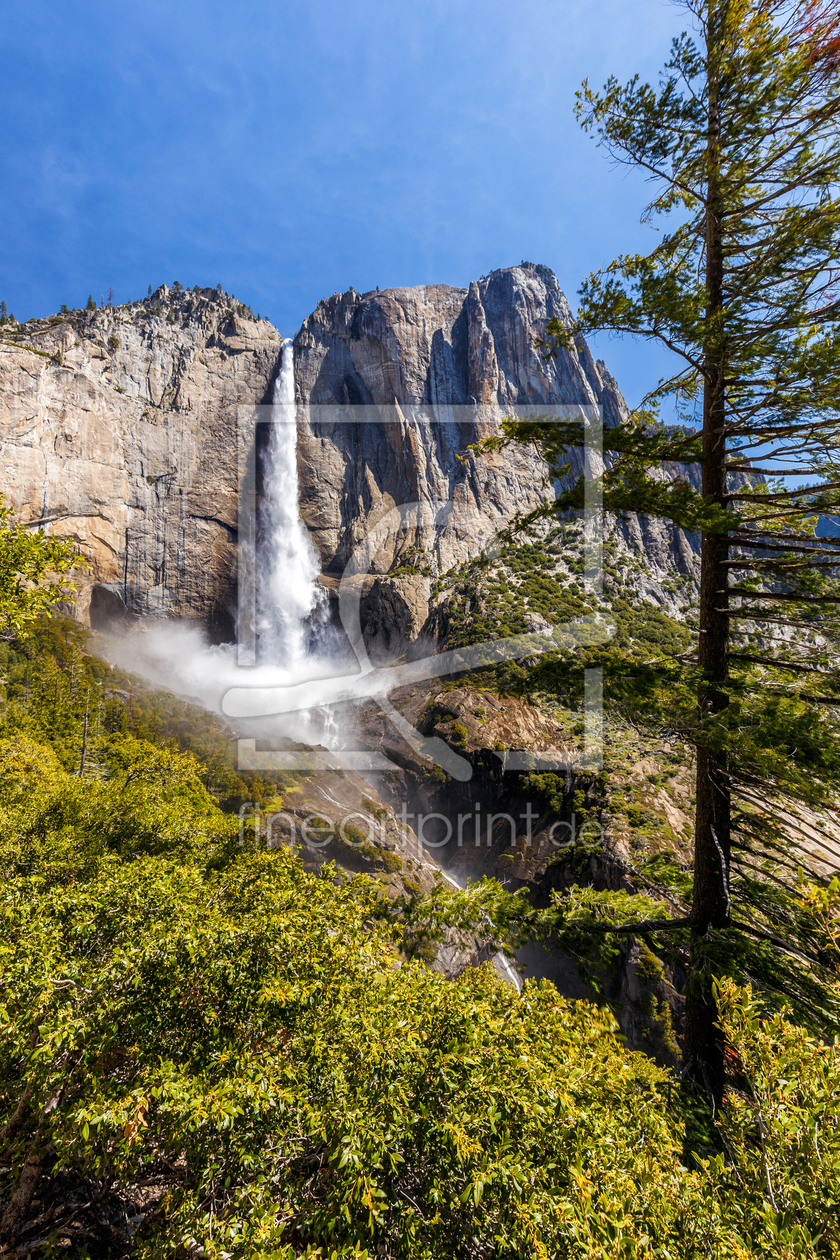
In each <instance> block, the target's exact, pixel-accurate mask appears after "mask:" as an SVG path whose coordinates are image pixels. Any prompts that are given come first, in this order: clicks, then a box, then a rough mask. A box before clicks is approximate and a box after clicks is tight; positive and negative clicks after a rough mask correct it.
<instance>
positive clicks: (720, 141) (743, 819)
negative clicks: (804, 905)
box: [506, 0, 840, 1107]
mask: <svg viewBox="0 0 840 1260" xmlns="http://www.w3.org/2000/svg"><path fill="white" fill-rule="evenodd" d="M685 7H686V9H687V10H688V12H689V13H690V14H691V15H692V18H693V23H694V28H695V36H696V38H695V37H693V36H691V35H689V34H683V35H681V36H680V38H679V39H677V40H675V41H674V43H673V46H672V52H671V56H670V59H669V61H668V62H667V64H666V67H665V70H664V72H663V74H662V76H661V79H660V83H659V85H658V87H656V88H655V87H651V86H650V85H648V84H643V83H641V82H640V81H639V79H638V77H635V78H633V79H632V80H631V81H630V82H629V83H628V84H626V85H624V86H621V85H619V83H618V82H617V81H616V80H615V79H610V80H609V82H608V83H607V84H606V86H605V88H604V90H603V91H602V92H601V93H598V92H595V91H593V90H592V89H591V88H590V87H589V85H588V82H587V83H584V85H583V90H582V91H581V92H580V93H579V94H578V106H577V112H578V117H579V120H580V121H581V123H582V125H583V127H584V128H585V129H586V130H587V131H589V132H590V133H594V134H595V135H596V136H597V137H598V139H599V140H600V143H601V145H602V146H604V147H605V148H606V149H607V150H608V152H609V153H610V154H611V155H612V156H613V157H614V158H616V159H617V160H618V161H620V162H625V163H628V164H630V165H633V166H636V167H638V168H640V169H642V170H644V171H646V172H647V173H648V175H649V177H650V179H651V180H652V181H653V183H654V184H655V185H657V195H656V196H655V198H654V200H653V201H652V203H651V205H650V206H648V207H647V210H646V212H645V217H646V218H650V217H653V216H656V215H662V216H663V217H664V223H665V226H664V230H663V232H662V235H661V237H660V240H659V243H658V245H657V246H656V248H655V249H654V250H652V252H651V253H649V254H647V255H641V254H638V255H629V256H622V257H620V258H618V259H617V260H616V261H615V262H613V263H612V264H610V266H609V267H607V268H606V269H605V270H603V271H601V272H598V273H595V274H593V275H591V276H590V277H589V278H588V279H587V280H586V282H585V283H584V285H583V287H582V289H581V303H580V307H579V311H578V315H577V319H576V322H575V324H574V327H573V328H572V329H568V328H564V327H562V326H561V325H560V324H559V323H558V322H556V321H555V322H554V323H553V324H550V325H549V329H548V333H549V336H550V337H551V338H552V341H551V342H550V343H548V346H549V347H550V349H551V350H552V351H556V350H558V349H559V348H561V347H570V346H573V345H574V344H575V339H576V338H579V337H581V336H582V335H583V334H585V333H587V332H591V331H594V330H609V331H612V332H616V333H620V334H625V333H629V334H632V335H635V336H640V337H643V338H645V339H647V340H654V341H659V342H661V343H663V344H664V345H666V346H667V347H668V348H669V349H670V350H671V351H673V352H674V354H675V355H677V356H679V358H680V359H681V360H682V365H681V367H680V369H679V370H678V371H677V372H676V373H675V375H674V376H673V377H672V378H670V379H669V380H667V381H663V382H660V384H659V386H658V387H657V389H656V390H654V391H652V393H651V394H650V395H649V396H648V398H647V399H646V400H645V401H644V403H643V405H642V408H640V409H639V411H638V412H636V413H635V414H633V415H632V416H631V417H630V419H629V420H628V421H627V423H626V424H622V425H620V426H619V427H617V428H615V429H608V430H606V431H605V435H604V436H605V442H604V445H605V452H606V463H607V468H606V471H605V472H604V475H603V489H604V506H605V508H606V510H607V511H612V512H615V513H616V514H619V515H620V514H622V513H626V512H628V511H637V512H640V513H642V514H648V515H652V516H660V517H665V518H667V519H670V520H671V521H673V522H675V523H676V524H677V525H680V526H683V527H685V528H689V529H696V530H699V531H700V534H701V555H700V596H699V624H698V627H697V628H698V631H699V633H698V635H697V650H696V655H695V657H694V660H693V662H683V663H682V664H681V665H680V666H679V672H678V673H677V672H675V668H674V667H673V665H672V666H671V667H669V670H670V672H669V670H668V669H665V667H664V666H663V672H662V673H661V675H660V680H659V689H658V691H657V693H656V695H657V701H656V702H657V704H661V703H662V702H663V696H664V695H665V694H666V693H667V695H668V697H669V699H668V704H669V705H670V706H671V710H672V714H673V715H676V716H672V718H671V722H672V729H674V730H676V731H678V732H679V733H680V734H682V735H683V736H684V737H685V738H687V739H689V740H690V741H691V742H692V743H693V744H694V746H695V748H696V754H697V782H696V818H695V835H694V891H693V903H692V906H691V911H690V915H689V916H688V917H687V920H686V924H685V926H686V930H687V931H688V932H689V933H690V959H691V964H690V976H689V983H688V987H687V992H686V1026H685V1041H684V1053H685V1073H686V1076H687V1078H689V1079H691V1080H693V1081H694V1082H695V1083H696V1085H697V1086H698V1088H699V1089H700V1090H701V1091H702V1092H703V1093H705V1094H706V1095H707V1096H708V1098H709V1099H710V1101H711V1103H712V1105H713V1107H714V1106H717V1105H719V1103H720V1100H721V1098H722V1095H723V1090H724V1082H725V1057H724V1055H725V1052H724V1047H723V1046H722V1044H721V1037H720V1033H719V1030H718V1026H717V1006H716V1001H715V988H714V978H715V976H716V975H719V974H720V973H721V972H722V971H725V970H726V969H727V967H728V966H729V965H730V964H731V962H732V959H733V958H734V957H735V956H736V955H738V954H739V951H740V957H741V960H742V966H743V973H744V974H746V975H748V976H753V977H755V976H756V975H758V976H759V978H760V980H761V982H762V983H766V984H767V985H768V986H769V987H770V988H773V987H775V988H776V989H777V991H780V992H782V993H783V994H786V995H787V996H788V997H792V998H793V999H794V1000H795V1001H798V1002H799V1003H800V1005H803V1004H804V1005H805V1006H807V1005H808V1004H809V1003H810V1005H811V1009H812V1012H813V1013H814V1016H815V1019H816V1021H817V1022H819V1018H820V1011H821V1009H822V1007H821V1003H822V1002H823V997H822V996H821V995H822V994H823V992H824V990H823V989H822V988H821V986H820V968H821V967H822V966H823V964H824V962H825V957H824V955H823V954H821V951H820V947H819V943H818V942H817V941H816V940H815V939H814V938H812V937H809V936H808V929H807V926H806V925H805V924H804V922H803V921H802V920H801V917H799V910H798V902H797V896H796V888H795V886H796V882H797V876H796V869H797V862H798V861H799V860H800V858H801V852H799V853H798V852H797V848H796V844H795V842H794V840H793V839H792V837H793V836H795V835H796V834H797V831H799V833H800V834H801V833H802V831H803V829H804V830H808V827H810V826H813V828H814V831H815V834H816V833H818V832H819V830H820V818H822V817H823V816H824V815H823V814H821V812H820V811H821V810H824V809H825V808H826V807H829V808H833V807H834V806H835V805H836V802H837V798H838V786H840V764H838V756H837V752H836V742H837V733H838V732H837V724H836V722H835V720H834V718H835V715H836V714H837V713H838V708H837V706H838V705H840V679H838V674H837V651H836V645H837V628H838V625H840V622H838V621H837V620H836V619H835V616H836V615H835V613H834V612H833V609H834V608H835V607H836V605H837V604H838V603H840V590H838V582H837V580H836V579H837V574H838V569H840V566H838V551H837V548H836V545H835V544H832V543H831V542H829V541H821V540H820V539H819V538H818V537H817V535H816V532H815V529H816V526H817V523H818V519H819V514H820V512H828V511H836V510H837V508H838V504H839V503H840V499H839V498H838V488H839V487H840V453H838V446H840V377H839V376H838V372H837V367H836V364H837V362H838V356H839V355H840V335H838V320H840V300H838V290H837V282H838V279H840V272H839V271H838V265H837V259H838V257H840V248H839V247H840V200H838V181H840V127H838V121H840V16H838V14H837V12H836V9H835V7H834V6H833V5H830V4H829V3H826V2H825V0H689V3H687V4H686V5H685ZM668 396H674V397H675V398H676V399H677V400H678V401H679V405H680V406H681V407H682V408H683V416H684V417H685V418H689V416H690V415H691V414H692V411H691V409H692V408H695V409H696V410H697V411H699V413H700V415H701V416H702V422H701V424H700V425H699V429H698V428H695V429H694V430H687V429H670V430H667V429H665V428H663V427H662V426H661V425H660V424H659V423H658V421H657V420H656V416H655V414H654V413H655V412H656V409H657V407H658V405H659V404H660V403H661V401H662V400H663V399H665V398H666V397H668ZM686 408H688V412H686ZM699 418H700V416H698V419H699ZM693 423H694V424H695V425H696V421H693ZM506 432H507V436H508V438H509V439H510V438H516V439H517V440H521V441H535V442H537V443H538V444H539V445H540V446H541V448H542V450H543V452H544V453H545V454H546V456H547V458H548V462H549V464H550V465H551V466H552V468H553V470H554V474H555V476H557V475H560V474H562V473H563V472H564V470H565V471H568V464H567V463H566V462H565V461H566V459H567V448H568V447H569V446H570V445H573V444H576V443H579V441H580V436H579V429H578V430H577V435H576V434H575V430H574V426H572V425H554V426H550V425H546V424H543V423H540V422H539V420H538V419H537V420H534V421H529V422H527V423H524V424H516V423H514V422H509V423H508V424H507V426H506ZM658 461H666V462H672V463H673V462H677V463H682V464H690V463H692V462H695V461H696V462H697V463H699V464H700V465H701V467H702V487H701V489H700V490H696V489H694V488H693V487H692V485H691V480H690V477H689V476H688V475H687V476H686V477H685V478H676V479H674V480H671V481H670V482H663V481H661V480H659V479H657V477H656V476H655V475H651V472H652V466H653V465H654V463H655V462H658ZM582 498H583V492H582V485H581V483H578V484H577V485H576V486H574V487H573V488H572V489H570V490H568V491H566V492H565V493H564V494H561V495H560V497H559V498H558V499H557V500H556V501H554V502H552V503H551V504H550V505H547V507H546V508H545V509H544V511H545V512H546V513H548V512H551V513H554V512H559V513H564V512H567V511H568V510H569V509H573V508H578V507H580V506H582ZM756 635H758V636H759V643H760V646H759V647H755V646H753V645H752V643H751V640H754V639H755V636H756ZM668 679H670V682H668ZM665 683H667V684H668V685H667V686H665V689H664V690H663V686H664V684H665ZM689 688H692V689H693V696H692V698H691V702H690V704H687V703H686V696H687V694H688V690H689ZM807 811H816V812H815V813H814V814H813V815H811V814H808V817H809V818H810V820H811V821H810V822H809V823H808V824H807V825H806V824H805V823H804V822H803V816H804V815H805V814H806V813H807ZM800 843H801V844H802V845H803V846H804V845H806V844H807V842H806V841H804V840H802V841H801V842H800ZM771 860H772V861H773V862H774V863H775V866H774V867H773V871H772V873H771V868H770V862H771ZM756 868H757V870H756ZM774 881H775V882H774ZM777 886H783V888H782V891H781V892H779V895H778V897H777V899H776V901H775V902H774V901H773V897H774V896H775V895H776V894H775V893H773V892H770V891H768V890H773V889H775V888H776V887H777ZM777 924H779V925H781V926H777ZM674 926H675V927H676V926H678V925H674ZM745 959H746V961H744V960H745ZM788 964H789V966H788ZM786 967H787V970H785V968H786ZM823 1013H824V1011H823Z"/></svg>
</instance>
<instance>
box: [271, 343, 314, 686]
mask: <svg viewBox="0 0 840 1260" xmlns="http://www.w3.org/2000/svg"><path fill="white" fill-rule="evenodd" d="M272 408H273V413H274V414H273V423H272V425H271V435H270V438H269V444H268V451H267V453H266V457H265V468H264V477H263V488H264V492H263V505H262V536H263V537H262V548H261V550H262V559H261V562H260V566H259V570H260V571H259V579H260V580H259V585H260V607H259V616H258V621H257V629H258V631H259V636H260V638H259V655H260V659H261V663H263V664H269V663H270V664H273V665H280V666H282V667H283V668H286V669H295V668H296V667H299V666H300V665H301V664H303V662H304V661H305V660H306V659H307V656H308V655H309V648H310V641H311V638H312V629H313V627H312V621H313V614H315V613H317V612H320V611H321V610H322V609H323V605H324V595H323V592H322V590H321V587H320V586H319V584H318V576H319V574H320V571H321V566H320V564H319V562H318V557H317V555H316V553H315V548H314V547H313V546H312V543H311V541H310V539H309V534H308V533H307V531H306V527H305V525H304V524H303V521H302V520H301V519H300V513H299V511H298V494H299V488H300V487H299V484H298V471H297V421H296V414H295V365H294V348H293V346H292V342H291V340H286V341H284V342H283V352H282V358H281V360H280V372H279V374H278V376H277V381H276V383H275V386H274V396H273V398H272ZM315 620H316V621H317V617H316V618H315Z"/></svg>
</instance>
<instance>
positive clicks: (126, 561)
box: [0, 285, 281, 638]
mask: <svg viewBox="0 0 840 1260" xmlns="http://www.w3.org/2000/svg"><path fill="white" fill-rule="evenodd" d="M280 348H281V338H280V336H279V334H278V332H277V330H276V329H275V328H273V327H272V326H271V324H269V323H267V322H265V321H258V320H256V319H254V318H252V317H251V315H250V312H245V311H243V310H242V308H241V307H240V306H239V304H238V303H236V302H235V301H234V300H233V299H230V298H228V296H227V295H226V294H223V293H221V291H218V290H213V289H204V290H202V291H200V292H197V293H196V292H186V291H184V290H175V291H173V290H171V289H169V288H168V287H167V286H166V285H164V286H162V287H161V288H160V289H158V290H157V291H156V292H155V293H154V294H152V295H151V296H150V297H149V298H148V299H147V300H146V302H144V303H142V304H141V303H134V304H132V305H127V306H121V307H114V308H110V307H106V308H104V309H100V310H96V311H76V312H73V313H71V314H69V315H65V316H63V317H54V318H53V319H52V320H41V321H30V323H29V324H28V325H26V326H24V327H22V328H21V327H16V326H14V325H11V326H9V325H4V326H3V328H0V468H2V482H0V485H2V489H3V491H4V493H5V494H6V495H7V496H8V497H9V498H10V499H11V501H12V502H13V504H14V506H15V507H16V508H17V509H18V511H19V513H20V515H21V518H22V519H23V520H24V521H27V522H38V523H40V524H42V525H43V526H44V527H45V528H47V529H49V530H50V531H51V532H53V533H55V534H61V535H67V536H71V537H74V538H76V539H77V540H78V542H79V545H80V549H81V551H82V553H83V554H84V556H85V557H86V558H87V559H88V560H89V562H90V569H89V570H88V571H87V572H85V573H83V574H82V577H81V581H82V589H81V592H80V595H79V598H78V600H77V606H76V612H77V615H78V616H79V617H81V618H82V619H83V620H87V619H88V615H89V609H90V606H91V594H92V592H93V591H94V590H95V588H97V587H101V588H102V589H101V590H100V591H98V592H97V593H96V596H95V598H94V599H93V620H94V622H96V621H97V619H105V620H107V619H108V618H109V617H113V616H115V615H117V613H119V612H121V611H122V610H121V605H125V607H126V608H127V609H128V611H129V612H130V613H135V614H157V615H170V616H178V617H188V618H193V619H195V620H198V621H200V622H202V623H204V624H205V625H206V626H207V627H208V628H209V629H210V630H211V632H212V633H213V634H214V636H215V637H220V638H222V637H230V635H231V633H232V628H233V621H232V611H233V608H234V602H235V575H236V543H237V507H238V478H239V468H238V463H239V461H238V451H237V437H236V435H237V423H236V408H237V405H238V404H239V403H242V402H250V403H259V402H262V401H264V400H265V399H266V398H267V397H270V390H271V384H272V381H273V378H274V376H275V375H276V372H277V366H278V362H279V357H280ZM36 351H38V353H35V352H36Z"/></svg>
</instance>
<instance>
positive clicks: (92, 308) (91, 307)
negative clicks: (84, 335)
mask: <svg viewBox="0 0 840 1260" xmlns="http://www.w3.org/2000/svg"><path fill="white" fill-rule="evenodd" d="M85 310H86V311H95V310H96V303H95V302H94V300H93V294H92V293H89V294H88V300H87V306H86V307H85Z"/></svg>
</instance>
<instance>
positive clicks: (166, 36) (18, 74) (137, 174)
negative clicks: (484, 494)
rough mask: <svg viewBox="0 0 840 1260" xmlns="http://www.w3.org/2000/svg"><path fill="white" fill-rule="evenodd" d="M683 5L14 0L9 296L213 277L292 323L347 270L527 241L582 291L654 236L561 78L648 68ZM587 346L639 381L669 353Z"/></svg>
mask: <svg viewBox="0 0 840 1260" xmlns="http://www.w3.org/2000/svg"><path fill="white" fill-rule="evenodd" d="M685 24H686V23H685V15H684V13H683V11H682V10H680V9H679V8H677V7H675V6H674V5H673V4H670V3H665V2H664V0H601V3H599V4H598V5H591V4H587V3H585V2H584V0H561V2H555V3H548V2H546V0H520V3H519V4H516V5H513V4H509V3H501V2H500V0H415V3H412V4H395V3H390V4H388V3H383V0H378V2H376V3H375V2H374V0H343V2H339V0H310V2H309V3H307V4H301V3H295V4H292V3H288V2H287V0H274V2H273V3H272V2H269V0H238V3H231V2H230V0H228V2H227V3H224V4H222V3H219V2H218V0H200V2H199V0H178V3H175V0H166V2H165V3H164V2H162V0H137V2H136V3H135V4H132V5H128V4H119V3H116V4H115V3H114V2H113V0H109V2H108V3H103V2H101V0H77V3H75V4H73V5H68V4H66V3H58V2H57V0H32V2H30V3H28V4H25V5H20V4H19V5H6V6H4V15H3V26H2V31H0V71H2V77H0V83H2V97H3V115H4V120H5V124H4V132H5V135H4V141H3V146H2V150H0V195H2V202H1V203H0V204H2V208H3V232H2V234H0V298H3V299H5V301H6V302H7V304H8V306H9V308H10V310H12V311H13V312H14V314H15V315H16V316H17V317H18V318H19V319H24V318H27V317H29V316H33V315H43V314H47V313H50V312H52V311H55V310H57V309H58V307H59V305H60V304H61V303H62V302H66V303H67V304H68V305H70V306H74V305H81V304H83V303H84V302H85V301H86V300H87V296H88V294H89V293H93V294H94V295H95V297H96V298H97V300H98V299H99V295H100V293H103V292H105V293H107V291H108V287H109V286H113V289H114V293H115V297H116V300H117V301H126V300H128V299H129V298H132V297H140V296H143V295H144V294H145V293H146V289H147V286H148V285H149V284H151V285H152V286H156V285H157V284H159V283H161V281H164V280H166V281H167V282H169V283H171V282H172V281H173V280H180V281H181V283H182V284H184V285H189V286H192V285H193V284H202V285H205V284H210V285H215V284H216V283H218V282H221V283H222V285H223V286H224V287H225V288H226V289H228V290H232V291H233V292H235V293H236V295H237V296H238V297H239V298H240V299H241V300H244V301H246V302H248V303H249V304H250V305H251V306H252V307H253V309H254V310H255V311H259V312H260V313H261V314H263V315H267V316H268V317H269V318H270V319H271V320H272V321H273V322H274V323H276V324H277V325H278V327H279V328H280V329H281V331H282V332H284V333H285V334H287V335H290V334H293V333H294V332H295V331H296V330H297V328H298V327H299V325H300V323H301V321H302V320H303V318H304V317H305V316H306V315H307V314H308V313H309V311H310V310H312V308H313V307H314V306H315V305H316V303H317V302H318V300H319V298H322V297H325V296H327V295H328V294H330V293H332V292H333V291H334V290H342V289H346V288H348V287H349V286H350V285H351V284H352V285H354V286H355V288H356V289H357V290H360V291H365V290H367V289H371V288H374V287H375V286H376V285H379V286H380V287H381V288H386V287H388V286H391V285H411V284H424V283H429V282H444V283H451V284H466V283H468V282H469V280H471V279H475V278H477V277H478V276H480V275H482V274H484V273H485V272H488V271H490V270H492V269H493V268H494V267H499V266H506V265H509V264H511V263H518V262H519V261H520V260H522V259H528V260H530V261H532V262H542V263H546V264H547V265H548V266H550V267H552V268H553V269H554V270H555V271H556V272H557V275H558V278H559V280H560V283H561V285H562V287H563V288H564V290H565V291H566V293H567V295H568V296H569V298H570V300H572V301H573V302H574V295H575V291H576V289H577V287H578V285H579V283H580V281H581V279H582V278H583V277H584V276H585V275H586V273H587V272H588V271H590V270H591V269H593V268H597V267H599V266H601V265H603V264H605V263H606V262H608V261H609V260H610V259H611V258H612V257H614V256H615V255H616V254H617V253H619V252H622V251H628V250H635V249H646V248H649V245H650V243H652V240H653V237H652V234H651V230H650V228H648V227H644V226H642V225H640V223H639V212H640V210H641V207H642V205H643V204H644V202H645V200H646V195H647V193H648V191H649V190H648V188H647V186H646V185H645V183H644V181H643V180H642V178H641V177H640V176H639V175H638V174H636V173H632V172H627V171H625V170H624V169H622V168H616V167H614V166H612V165H611V164H610V162H609V161H608V160H607V159H606V158H605V156H604V155H603V152H602V151H599V150H598V149H597V148H596V146H595V144H594V142H593V141H591V140H589V139H588V138H587V137H586V136H584V135H583V133H582V132H581V131H580V130H579V128H578V126H577V123H576V122H575V120H574V117H573V114H572V106H573V103H574V93H575V90H576V88H577V87H578V86H579V84H580V81H581V79H583V78H584V77H585V76H586V75H588V76H589V77H590V79H591V80H592V82H593V83H594V84H596V85H599V86H600V85H601V84H602V83H603V81H604V79H605V78H606V77H607V75H608V74H610V73H615V74H617V75H618V76H619V77H620V78H627V77H629V76H630V75H632V74H633V73H635V72H638V73H640V74H641V75H643V76H645V77H651V76H654V75H655V74H656V73H657V71H658V67H659V66H660V65H661V63H662V61H663V60H664V59H665V57H666V55H667V52H668V46H669V43H670V39H671V37H672V36H673V35H674V34H676V33H677V32H678V31H679V30H681V29H682V28H683V27H684V26H685ZM597 351H598V353H599V354H600V355H601V356H602V357H603V358H605V359H606V361H607V363H608V365H609V366H610V368H611V369H612V370H613V372H614V373H615V375H616V376H617V377H618V380H619V383H620V384H621V386H622V388H623V389H624V390H625V392H626V394H627V395H628V397H629V398H630V400H631V401H634V402H635V401H637V400H638V397H639V396H640V394H641V393H642V392H643V390H644V389H645V388H646V387H647V386H649V385H650V384H652V383H654V382H655V380H656V378H657V377H658V376H659V375H660V374H661V373H662V372H663V371H665V370H666V367H667V364H666V359H665V355H664V354H662V353H660V352H658V351H656V350H654V349H651V348H648V347H645V346H644V345H641V344H637V343H636V344H634V343H632V342H616V341H607V340H606V339H601V340H600V341H599V342H598V343H597Z"/></svg>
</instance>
